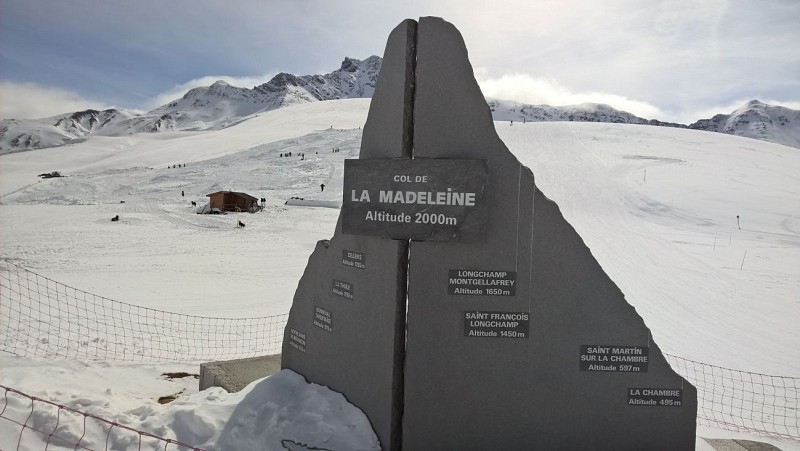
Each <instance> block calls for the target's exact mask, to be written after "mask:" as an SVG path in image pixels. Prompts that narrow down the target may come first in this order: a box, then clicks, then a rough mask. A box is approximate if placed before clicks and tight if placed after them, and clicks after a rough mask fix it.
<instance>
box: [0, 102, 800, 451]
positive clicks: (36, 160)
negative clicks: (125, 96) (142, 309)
mask: <svg viewBox="0 0 800 451" xmlns="http://www.w3.org/2000/svg"><path fill="white" fill-rule="evenodd" d="M368 105H369V100H368V99H352V100H341V101H329V102H319V103H313V104H305V105H297V106H293V107H289V108H284V109H280V110H274V111H270V112H268V113H264V114H261V115H258V116H256V117H253V118H251V119H249V120H246V121H244V122H242V123H241V124H238V125H236V126H233V127H230V128H227V129H223V130H219V131H209V132H182V133H170V132H166V133H161V134H153V135H143V134H137V135H131V136H130V137H123V138H110V137H92V138H90V139H88V140H87V141H86V142H83V143H80V144H75V145H70V146H64V147H58V148H51V149H44V150H37V151H30V152H23V153H17V154H10V155H4V156H2V157H0V196H1V197H0V244H2V248H0V257H2V258H3V259H7V260H8V261H11V262H14V263H16V264H19V265H21V266H22V267H24V268H27V269H30V270H32V271H34V272H37V273H39V274H42V275H44V276H46V277H49V278H51V279H54V280H56V281H58V282H61V283H64V284H67V285H71V286H73V287H77V288H80V289H82V290H85V291H88V292H91V293H96V294H98V295H102V296H105V297H108V298H111V299H115V300H119V301H123V302H128V303H131V304H136V305H142V306H147V307H151V308H156V309H160V310H166V311H171V312H178V313H186V314H193V315H205V316H215V317H231V318H235V317H257V316H266V315H273V314H280V313H285V312H287V311H288V309H289V307H290V305H291V299H292V296H293V294H294V289H295V288H296V286H297V281H298V280H299V278H300V275H301V274H302V271H303V269H304V267H305V264H306V262H307V260H308V256H309V255H310V254H311V251H312V250H313V248H314V244H315V242H316V241H317V240H319V239H325V238H329V237H330V235H331V234H332V232H333V229H334V225H335V222H336V218H337V215H338V210H337V209H335V208H324V207H322V208H321V207H311V205H329V206H330V205H336V204H337V203H338V202H339V201H340V200H341V195H342V167H343V161H344V159H345V158H356V157H357V156H358V147H359V144H360V137H361V131H360V127H361V126H362V125H363V123H364V121H365V119H366V113H367V109H368ZM496 124H497V129H498V132H499V134H500V136H501V138H502V139H503V140H504V141H505V142H506V144H507V145H508V147H509V148H510V149H511V151H512V152H513V153H514V154H516V155H517V157H518V158H519V159H520V160H521V161H522V162H523V163H524V164H526V165H528V166H529V167H531V169H533V172H534V174H535V177H536V183H537V185H538V186H539V187H540V188H541V189H542V191H543V192H544V193H545V194H546V195H547V196H549V197H550V198H552V199H554V200H555V201H556V202H557V203H558V204H559V205H560V207H561V209H562V211H563V212H564V215H565V217H566V218H567V220H568V221H569V222H570V223H571V224H573V226H574V227H575V228H576V229H577V231H578V232H579V233H580V234H581V235H582V237H583V238H584V240H585V241H586V243H587V244H588V246H589V247H590V248H591V250H592V252H593V253H594V255H595V256H596V257H597V258H598V260H599V261H600V263H601V265H602V266H603V267H604V269H605V270H606V271H607V272H608V273H609V275H610V276H611V277H612V279H613V280H614V281H615V282H616V283H617V284H618V285H619V286H620V288H621V289H622V291H623V292H624V293H625V294H626V298H627V300H628V301H629V302H630V303H631V304H632V305H633V306H634V307H636V309H637V311H638V312H639V313H640V314H641V315H642V317H643V318H644V320H645V322H646V324H647V325H648V326H649V327H650V328H651V329H652V331H653V336H654V339H655V340H656V341H657V342H658V343H659V345H660V346H661V348H662V349H663V350H664V351H665V352H667V353H670V354H673V355H678V356H682V357H685V358H689V359H692V360H696V361H700V362H705V363H709V364H713V365H719V366H722V367H728V368H735V369H739V370H744V371H751V372H757V373H764V374H776V375H784V376H792V377H798V376H800V351H798V350H799V349H800V334H798V333H797V326H796V325H797V323H798V321H799V320H800V302H798V299H800V152H798V151H797V149H794V148H790V147H786V146H781V145H777V144H771V143H767V142H762V141H756V140H752V139H746V138H739V137H735V136H728V135H723V134H717V133H710V132H701V131H692V130H680V129H672V128H662V127H650V126H639V125H620V124H598V123H527V124H520V123H514V125H513V126H509V124H508V123H507V122H497V123H496ZM334 148H339V149H341V150H340V152H336V153H334V152H333V151H332V150H333V149H334ZM287 152H291V153H292V157H281V156H280V154H282V153H284V154H285V153H287ZM301 154H304V157H300V155H301ZM301 158H302V159H301ZM176 164H181V165H182V164H186V166H185V167H180V168H173V167H172V166H173V165H176ZM51 171H60V172H61V173H62V174H63V175H65V176H66V177H62V178H51V179H46V180H41V179H39V178H38V177H37V175H38V174H40V173H44V172H51ZM322 183H324V184H325V185H326V189H325V191H324V192H321V191H320V184H322ZM223 189H228V190H233V191H243V192H246V193H248V194H251V195H252V196H255V197H257V198H262V197H263V198H266V200H267V202H266V208H265V209H264V211H262V212H259V213H255V214H248V213H242V214H230V215H221V216H212V215H197V214H195V210H196V207H193V206H192V205H191V201H195V202H196V203H198V205H199V206H201V205H203V203H205V202H206V198H205V195H206V194H209V193H212V192H214V191H219V190H223ZM181 191H183V192H184V194H185V195H184V196H181ZM292 197H300V198H303V202H295V203H297V204H300V205H287V204H285V202H286V201H287V200H289V199H290V198H292ZM123 201H124V203H121V202H123ZM114 215H119V216H120V221H119V222H111V221H110V218H111V217H112V216H114ZM737 216H738V217H739V219H738V222H739V224H738V225H737ZM238 220H241V221H243V222H244V223H246V227H245V228H244V229H240V228H236V227H235V225H236V223H237V221H238ZM175 371H185V372H189V373H196V372H197V365H196V364H194V363H180V364H170V365H156V364H149V365H148V364H137V365H133V364H117V363H109V362H75V361H59V360H55V361H53V360H48V361H41V360H36V359H33V358H28V357H17V356H10V355H8V354H0V384H2V385H7V386H10V387H13V388H16V389H18V390H21V391H23V392H26V393H28V394H31V395H35V396H39V397H41V398H44V399H50V400H53V401H54V402H58V403H61V404H64V405H67V406H69V407H73V408H79V409H81V410H88V411H91V412H92V413H94V414H97V415H99V416H103V417H105V418H111V419H113V420H115V421H117V422H120V423H122V424H127V425H129V426H131V427H136V428H138V429H143V430H148V431H153V432H154V433H157V434H159V435H164V436H168V437H173V438H177V439H178V440H180V441H183V442H186V443H190V444H193V445H198V446H202V447H208V448H213V447H214V446H217V447H220V448H230V447H232V446H233V447H236V446H239V447H245V446H248V445H247V442H246V439H244V438H243V436H244V435H243V434H238V433H236V434H234V436H235V437H234V438H230V437H233V436H231V435H230V434H229V433H227V432H224V431H223V430H227V428H226V423H227V425H228V426H229V427H230V426H231V424H233V423H237V422H238V423H241V424H243V425H244V424H246V421H244V420H243V418H253V417H257V418H261V417H260V416H257V415H256V414H255V411H254V410H253V409H255V408H257V405H258V404H263V405H269V406H272V407H270V408H273V407H274V406H275V405H276V403H279V402H289V401H291V402H297V403H299V404H296V405H293V406H294V407H292V408H291V409H288V410H291V412H292V414H293V415H294V414H296V415H301V416H302V415H311V416H312V417H314V418H315V419H316V423H314V424H316V425H318V426H319V427H320V428H322V429H324V430H314V431H309V434H308V436H307V437H305V438H304V437H300V436H297V435H291V434H289V435H291V437H292V438H291V439H292V440H294V439H295V438H296V439H297V440H298V441H299V442H298V443H306V444H308V445H309V446H319V447H325V448H329V449H343V448H347V447H348V446H349V447H350V448H352V449H355V448H358V447H361V448H364V449H369V448H370V446H374V436H368V435H369V434H364V435H358V434H361V433H362V432H363V429H362V428H363V427H364V424H363V423H361V422H362V421H363V417H361V416H359V414H358V413H350V414H348V415H346V416H345V417H344V420H343V422H342V423H334V422H333V420H332V418H330V417H329V416H326V415H325V414H323V413H320V412H321V411H317V413H314V410H313V409H316V408H317V407H319V406H318V405H316V404H315V403H320V404H325V405H326V406H328V407H325V409H327V408H330V409H332V410H334V411H335V410H336V409H340V408H346V407H347V406H348V405H347V404H346V403H345V402H344V401H343V399H338V400H335V399H334V400H328V399H329V398H327V396H328V395H329V394H325V395H324V396H323V395H317V396H318V397H321V398H324V399H325V400H324V401H323V400H321V399H320V400H317V401H314V400H313V399H311V400H309V399H308V397H309V396H312V395H308V394H299V393H301V392H302V393H306V392H305V390H306V389H313V390H317V388H316V387H314V386H306V384H302V383H297V380H296V378H293V377H292V375H291V374H288V375H287V374H282V375H281V377H280V378H269V379H266V380H262V381H259V382H257V383H256V384H254V386H251V387H249V389H248V391H246V392H245V393H243V394H242V393H240V394H237V395H228V394H225V393H223V392H220V391H219V390H214V389H212V390H210V391H206V392H202V393H197V388H196V380H195V379H193V378H182V379H175V380H166V379H165V378H164V377H163V376H161V374H162V373H166V372H175ZM270 381H272V382H270ZM271 384H275V387H272V386H271ZM289 386H291V387H292V388H291V390H293V392H297V393H298V398H293V399H292V400H287V399H284V400H281V401H276V400H275V399H274V397H275V396H276V395H275V393H276V391H280V390H286V389H287V388H286V387H289ZM177 393H180V395H178V399H177V400H176V401H174V402H172V403H170V404H166V405H163V406H162V405H160V404H158V403H157V402H156V401H155V400H156V399H157V398H158V397H160V396H167V395H174V394H177ZM330 395H331V396H333V395H332V394H330ZM334 398H335V397H334ZM331 399H333V398H331ZM301 401H304V402H306V401H307V402H309V404H302V402H301ZM337 402H338V403H339V404H336V403H337ZM315 405H316V406H317V407H311V406H315ZM237 406H242V407H241V408H237ZM13 407H14V408H15V409H18V410H19V411H20V412H23V411H24V406H23V405H22V404H19V405H17V404H14V406H13ZM319 408H320V409H322V407H319ZM309 409H311V410H309ZM256 410H257V409H256ZM264 415H265V416H264V418H265V421H271V422H272V423H271V424H273V426H274V425H275V424H282V422H285V421H288V420H287V419H288V418H290V417H289V416H287V415H288V414H286V412H284V413H274V412H273V413H264ZM270 415H272V416H270ZM40 416H41V418H37V421H40V422H42V424H48V421H49V422H52V423H53V424H54V423H55V416H54V415H50V416H48V415H47V414H45V413H42V414H41V415H40ZM229 418H231V420H230V421H228V419H229ZM292 418H295V417H292ZM307 421H311V420H308V419H307ZM238 423H237V424H238ZM13 426H14V425H13V424H11V423H9V422H7V421H3V420H2V419H0V437H3V436H8V434H13V437H17V436H18V434H19V432H18V431H19V428H16V429H14V427H13ZM241 427H245V426H241ZM237 430H239V429H237ZM348 430H352V431H357V432H358V434H356V433H354V435H353V436H351V438H352V437H355V436H356V435H358V437H360V438H357V439H353V440H360V441H356V442H350V443H349V445H343V444H342V443H343V442H336V440H345V439H346V438H342V435H343V434H345V433H346V432H347V431H348ZM15 431H16V432H15ZM274 431H276V433H277V432H279V431H281V430H280V429H274ZM280 433H281V434H283V432H280ZM295 433H297V431H294V432H292V434H295ZM225 434H228V435H225ZM100 435H102V434H100ZM289 435H283V436H282V437H283V438H286V437H289ZM698 435H700V436H703V437H728V436H736V437H742V438H751V439H754V438H755V439H758V440H766V439H764V438H763V437H758V436H752V435H746V434H736V433H731V432H726V431H721V430H717V429H709V428H700V429H699V430H698ZM226 437H227V438H226ZM326 437H327V438H326ZM25 438H26V440H28V441H30V442H31V443H32V444H31V445H28V448H29V449H43V446H39V445H40V442H37V441H36V439H34V438H32V437H28V436H27V435H26V437H25ZM280 438H281V437H271V438H265V437H263V436H261V437H260V438H259V440H262V441H261V442H259V443H260V445H259V446H261V447H266V446H267V445H266V443H267V441H268V440H272V445H270V446H275V447H276V448H275V449H283V448H281V446H283V445H281V444H280ZM94 439H96V440H99V441H100V443H102V440H101V438H100V437H95V438H94ZM102 439H104V437H102ZM329 439H330V440H333V441H328V442H326V440H329ZM225 440H228V441H225ZM230 440H241V441H230ZM770 440H771V442H772V443H775V444H777V445H778V446H780V447H781V448H784V449H800V443H799V442H796V441H791V440H777V439H770ZM334 442H335V443H338V445H337V446H338V447H339V448H335V447H334V446H333V445H332V443H334ZM26 443H27V442H26ZM326 443H327V446H326ZM12 445H13V446H12ZM23 445H24V443H23ZM701 445H702V443H700V442H699V446H701ZM15 446H16V438H14V443H12V444H8V443H5V442H2V441H0V448H2V449H5V448H7V447H10V448H12V449H13V447H15ZM120 446H121V445H120ZM286 446H288V445H286ZM298 449H299V448H298Z"/></svg>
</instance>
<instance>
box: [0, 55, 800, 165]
mask: <svg viewBox="0 0 800 451" xmlns="http://www.w3.org/2000/svg"><path fill="white" fill-rule="evenodd" d="M382 61H383V60H382V58H380V57H378V56H370V57H369V58H367V59H365V60H363V61H362V60H357V59H353V58H345V59H344V61H343V62H342V64H341V67H339V69H337V70H335V71H333V72H331V73H329V74H325V75H303V76H297V75H292V74H288V73H280V74H278V75H276V76H275V77H273V78H272V79H271V80H270V81H269V82H267V83H264V84H262V85H259V86H255V87H253V88H241V87H236V86H231V85H229V84H228V83H226V82H224V81H217V82H215V83H214V84H212V85H211V86H205V87H200V88H194V89H191V90H189V91H188V92H187V93H186V94H185V95H184V96H183V97H181V98H180V99H177V100H174V101H172V102H170V103H168V104H166V105H163V106H160V107H158V108H156V109H154V110H152V111H149V112H147V113H144V114H138V113H133V112H129V111H123V110H116V109H110V110H104V111H97V110H86V111H78V112H74V113H67V114H62V115H59V116H55V117H50V118H45V119H35V120H29V119H24V120H17V119H6V120H2V121H0V155H2V154H7V153H13V152H19V151H24V150H30V149H39V148H47V147H55V146H61V145H64V144H71V143H76V142H80V141H81V140H83V139H86V138H87V137H88V136H90V135H99V136H126V135H130V134H134V133H154V132H163V131H170V130H171V131H202V130H219V129H223V128H226V127H230V126H232V125H236V124H237V123H239V122H241V121H243V120H246V119H248V118H250V117H251V116H252V115H253V114H256V113H260V112H264V111H269V110H274V109H277V108H282V107H286V106H291V105H296V104H300V103H309V102H319V101H323V100H335V99H347V98H369V97H372V94H373V92H374V91H375V83H376V82H377V79H378V73H379V72H380V69H381V63H382ZM487 101H488V102H489V106H490V108H491V110H492V115H493V116H494V119H495V120H499V121H519V122H551V121H572V122H610V123H619V124H643V125H656V126H667V127H678V128H687V127H688V128H693V129H698V130H708V131H715V132H722V133H728V134H733V135H738V136H744V137H749V138H755V139H760V140H764V141H770V142H774V143H778V144H784V145H787V146H792V147H800V111H798V110H792V109H789V108H784V107H779V106H772V105H767V104H764V103H762V102H759V101H757V100H753V101H751V102H748V103H747V104H745V105H743V106H742V107H741V108H739V109H737V110H736V111H734V112H733V113H732V114H718V115H716V116H714V117H713V118H711V119H701V120H699V121H697V122H695V123H693V124H691V125H689V126H687V125H684V124H677V123H672V122H662V121H659V120H656V119H645V118H642V117H639V116H636V115H634V114H631V113H628V112H625V111H620V110H617V109H615V108H613V107H611V106H609V105H603V104H596V103H585V104H580V105H568V106H548V105H530V104H523V103H518V102H513V101H508V100H496V99H487Z"/></svg>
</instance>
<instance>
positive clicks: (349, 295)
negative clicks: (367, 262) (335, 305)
mask: <svg viewBox="0 0 800 451" xmlns="http://www.w3.org/2000/svg"><path fill="white" fill-rule="evenodd" d="M331 293H333V294H335V295H336V296H341V297H343V298H345V299H353V284H352V283H350V282H345V281H344V280H337V279H333V288H331Z"/></svg>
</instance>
